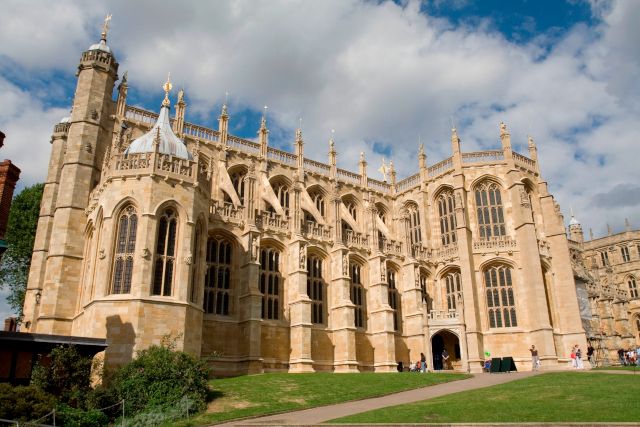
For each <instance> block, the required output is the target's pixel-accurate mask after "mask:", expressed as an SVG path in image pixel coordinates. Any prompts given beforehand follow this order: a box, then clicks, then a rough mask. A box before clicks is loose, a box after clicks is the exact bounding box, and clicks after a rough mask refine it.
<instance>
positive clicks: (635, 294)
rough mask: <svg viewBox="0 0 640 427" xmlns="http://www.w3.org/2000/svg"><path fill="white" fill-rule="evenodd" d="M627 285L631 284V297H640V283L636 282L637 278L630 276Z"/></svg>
mask: <svg viewBox="0 0 640 427" xmlns="http://www.w3.org/2000/svg"><path fill="white" fill-rule="evenodd" d="M627 286H629V296H630V297H631V298H638V285H637V284H636V278H635V277H633V276H629V277H628V278H627Z"/></svg>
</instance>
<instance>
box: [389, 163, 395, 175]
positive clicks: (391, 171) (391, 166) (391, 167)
mask: <svg viewBox="0 0 640 427" xmlns="http://www.w3.org/2000/svg"><path fill="white" fill-rule="evenodd" d="M395 171H396V170H395V168H394V167H393V160H389V174H392V173H394V172H395Z"/></svg>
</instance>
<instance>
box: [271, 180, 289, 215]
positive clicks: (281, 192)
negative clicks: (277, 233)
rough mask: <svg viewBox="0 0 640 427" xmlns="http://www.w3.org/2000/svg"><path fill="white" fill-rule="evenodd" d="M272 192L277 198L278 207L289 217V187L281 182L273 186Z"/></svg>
mask: <svg viewBox="0 0 640 427" xmlns="http://www.w3.org/2000/svg"><path fill="white" fill-rule="evenodd" d="M273 191H274V193H276V196H278V201H279V202H280V206H282V209H284V212H285V214H286V215H289V187H287V186H286V184H284V183H282V182H277V183H275V184H273Z"/></svg>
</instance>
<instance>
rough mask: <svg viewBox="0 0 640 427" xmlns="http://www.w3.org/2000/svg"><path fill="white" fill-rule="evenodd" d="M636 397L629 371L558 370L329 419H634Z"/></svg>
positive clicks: (637, 383) (639, 388) (638, 412)
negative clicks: (619, 372) (587, 371)
mask: <svg viewBox="0 0 640 427" xmlns="http://www.w3.org/2000/svg"><path fill="white" fill-rule="evenodd" d="M638 396H640V379H639V378H638V377H636V376H634V375H619V374H609V375H607V374H605V373H585V372H557V373H546V374H542V375H537V376H535V377H530V378H526V379H522V380H518V381H513V382H510V383H507V384H501V385H497V386H493V387H487V388H484V389H478V390H472V391H467V392H462V393H455V394H451V395H448V396H443V397H439V398H435V399H431V400H425V401H423V402H419V403H413V404H407V405H400V406H394V407H389V408H384V409H380V410H376V411H371V412H365V413H362V414H356V415H352V416H349V417H345V418H340V419H338V420H333V421H330V422H331V423H459V422H463V423H464V422H474V423H487V422H569V421H576V422H625V421H633V422H637V421H638V420H640V404H638V402H640V398H639V397H638Z"/></svg>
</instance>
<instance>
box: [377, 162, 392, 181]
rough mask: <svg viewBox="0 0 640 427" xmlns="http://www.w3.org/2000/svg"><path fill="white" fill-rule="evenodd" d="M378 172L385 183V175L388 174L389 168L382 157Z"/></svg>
mask: <svg viewBox="0 0 640 427" xmlns="http://www.w3.org/2000/svg"><path fill="white" fill-rule="evenodd" d="M378 172H380V173H381V174H382V180H383V181H384V182H387V174H388V173H389V168H388V167H387V164H386V163H385V161H384V157H383V158H382V166H380V169H378Z"/></svg>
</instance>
